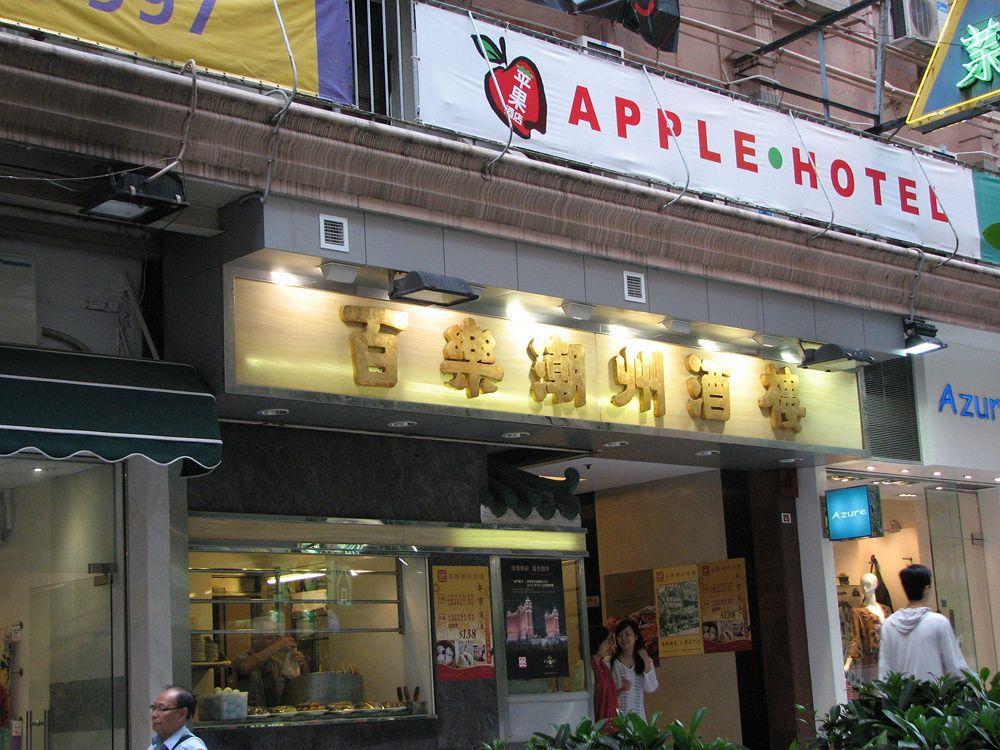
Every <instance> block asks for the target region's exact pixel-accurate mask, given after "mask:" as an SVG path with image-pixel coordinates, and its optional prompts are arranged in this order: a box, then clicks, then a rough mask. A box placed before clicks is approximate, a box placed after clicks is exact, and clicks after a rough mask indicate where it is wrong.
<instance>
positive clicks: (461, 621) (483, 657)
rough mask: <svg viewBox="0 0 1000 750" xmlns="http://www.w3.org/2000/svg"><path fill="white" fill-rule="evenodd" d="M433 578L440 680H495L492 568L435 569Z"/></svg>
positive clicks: (437, 667)
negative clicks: (491, 603)
mask: <svg viewBox="0 0 1000 750" xmlns="http://www.w3.org/2000/svg"><path fill="white" fill-rule="evenodd" d="M431 577H432V580H433V581H434V664H435V670H436V672H437V678H438V680H440V681H441V682H453V681H457V680H486V679H493V678H495V676H496V670H495V669H494V666H493V625H492V610H491V608H490V569H489V567H488V566H486V565H434V566H432V567H431Z"/></svg>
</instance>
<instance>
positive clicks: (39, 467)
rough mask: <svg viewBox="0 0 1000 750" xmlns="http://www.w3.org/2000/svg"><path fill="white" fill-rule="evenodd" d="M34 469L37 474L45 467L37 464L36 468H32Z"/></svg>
mask: <svg viewBox="0 0 1000 750" xmlns="http://www.w3.org/2000/svg"><path fill="white" fill-rule="evenodd" d="M32 471H33V472H35V473H36V474H41V473H42V472H43V471H45V469H43V468H42V467H41V466H36V467H35V468H34V469H32Z"/></svg>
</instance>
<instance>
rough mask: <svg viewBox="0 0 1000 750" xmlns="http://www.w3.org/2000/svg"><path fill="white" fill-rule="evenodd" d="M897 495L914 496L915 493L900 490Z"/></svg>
mask: <svg viewBox="0 0 1000 750" xmlns="http://www.w3.org/2000/svg"><path fill="white" fill-rule="evenodd" d="M899 496H900V497H916V496H917V495H916V493H915V492H900V493H899Z"/></svg>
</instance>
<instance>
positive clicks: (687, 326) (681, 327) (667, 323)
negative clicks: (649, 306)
mask: <svg viewBox="0 0 1000 750" xmlns="http://www.w3.org/2000/svg"><path fill="white" fill-rule="evenodd" d="M660 325H661V326H663V327H664V328H666V329H667V331H668V332H670V333H676V334H678V335H679V336H687V335H688V334H689V333H691V321H690V320H678V319H677V318H664V319H663V320H662V321H660Z"/></svg>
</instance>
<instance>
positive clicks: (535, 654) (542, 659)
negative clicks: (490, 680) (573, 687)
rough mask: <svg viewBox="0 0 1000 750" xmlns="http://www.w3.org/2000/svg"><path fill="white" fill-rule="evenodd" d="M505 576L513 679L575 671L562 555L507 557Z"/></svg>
mask: <svg viewBox="0 0 1000 750" xmlns="http://www.w3.org/2000/svg"><path fill="white" fill-rule="evenodd" d="M500 580H501V586H502V590H503V606H504V617H505V622H506V630H507V632H506V645H507V676H508V679H512V680H526V679H533V678H536V677H569V647H568V639H567V636H566V603H565V597H564V595H563V579H562V561H561V560H539V559H534V558H524V559H503V560H501V562H500Z"/></svg>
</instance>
